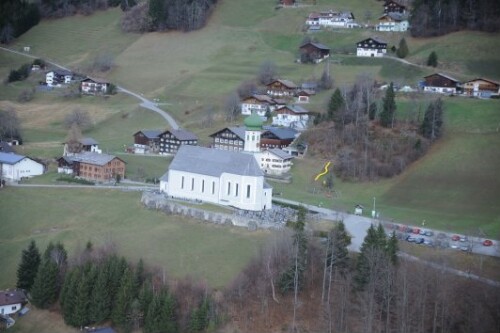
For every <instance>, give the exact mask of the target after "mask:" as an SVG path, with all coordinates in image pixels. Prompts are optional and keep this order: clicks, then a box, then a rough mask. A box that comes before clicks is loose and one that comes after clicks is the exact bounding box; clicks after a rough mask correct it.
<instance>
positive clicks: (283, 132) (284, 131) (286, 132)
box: [264, 126, 298, 140]
mask: <svg viewBox="0 0 500 333" xmlns="http://www.w3.org/2000/svg"><path fill="white" fill-rule="evenodd" d="M266 131H268V132H271V133H272V134H273V135H275V136H276V137H277V138H278V139H280V140H287V139H288V140H289V139H295V136H296V135H297V133H298V132H297V131H296V130H295V129H293V128H290V127H275V126H264V132H266Z"/></svg>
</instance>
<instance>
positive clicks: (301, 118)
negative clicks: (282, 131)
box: [273, 105, 309, 131]
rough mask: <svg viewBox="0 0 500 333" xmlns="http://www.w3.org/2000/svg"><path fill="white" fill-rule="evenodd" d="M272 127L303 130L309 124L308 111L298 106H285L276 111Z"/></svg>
mask: <svg viewBox="0 0 500 333" xmlns="http://www.w3.org/2000/svg"><path fill="white" fill-rule="evenodd" d="M276 113H277V115H276V116H275V117H273V125H275V126H284V127H291V128H294V129H296V130H299V131H301V130H305V129H306V128H307V125H308V122H309V111H308V110H306V109H304V108H303V107H301V106H299V105H287V106H284V107H282V108H279V109H277V110H276Z"/></svg>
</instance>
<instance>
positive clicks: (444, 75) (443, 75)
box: [424, 73, 460, 82]
mask: <svg viewBox="0 0 500 333" xmlns="http://www.w3.org/2000/svg"><path fill="white" fill-rule="evenodd" d="M434 75H439V76H442V77H444V78H447V79H448V80H451V81H455V82H460V81H459V80H457V79H455V78H452V77H451V76H448V75H446V74H443V73H434V74H431V75H427V76H424V79H425V78H427V77H431V76H434Z"/></svg>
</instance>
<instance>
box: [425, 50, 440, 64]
mask: <svg viewBox="0 0 500 333" xmlns="http://www.w3.org/2000/svg"><path fill="white" fill-rule="evenodd" d="M437 65H438V56H437V53H436V52H435V51H432V52H431V53H430V54H429V57H428V58H427V66H431V67H437Z"/></svg>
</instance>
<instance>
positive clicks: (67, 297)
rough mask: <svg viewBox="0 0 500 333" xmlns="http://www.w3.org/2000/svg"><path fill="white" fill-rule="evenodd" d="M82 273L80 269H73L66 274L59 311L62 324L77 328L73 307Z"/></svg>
mask: <svg viewBox="0 0 500 333" xmlns="http://www.w3.org/2000/svg"><path fill="white" fill-rule="evenodd" d="M81 275H82V271H81V269H80V267H75V268H73V269H72V270H70V271H69V272H68V273H67V274H66V278H65V279H64V284H63V287H62V289H61V297H60V302H61V310H62V315H63V318H64V322H65V323H66V324H67V325H71V326H77V324H76V318H75V307H76V302H77V293H76V290H77V287H78V285H79V282H80V279H81Z"/></svg>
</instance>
